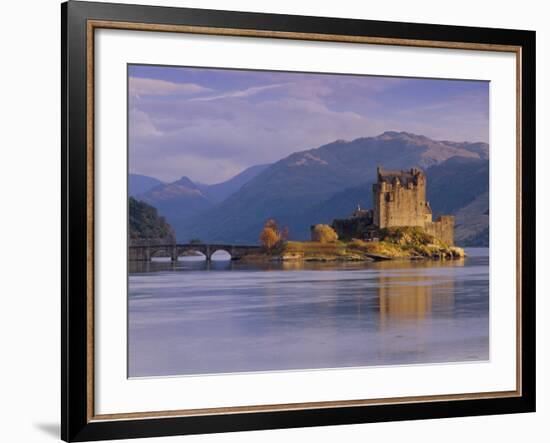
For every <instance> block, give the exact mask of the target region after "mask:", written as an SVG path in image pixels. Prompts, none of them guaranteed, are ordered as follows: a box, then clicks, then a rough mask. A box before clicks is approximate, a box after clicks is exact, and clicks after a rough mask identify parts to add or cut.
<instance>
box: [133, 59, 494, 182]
mask: <svg viewBox="0 0 550 443" xmlns="http://www.w3.org/2000/svg"><path fill="white" fill-rule="evenodd" d="M171 69H177V68H171ZM185 69H187V68H181V69H180V71H179V72H177V73H176V72H174V71H170V76H168V75H166V78H170V79H173V78H174V77H175V76H176V75H177V78H178V79H185V80H186V81H187V83H173V82H171V81H165V80H154V81H153V79H144V80H146V81H141V82H140V83H138V84H137V86H136V84H135V83H134V86H135V88H134V90H138V89H139V88H141V90H142V91H146V92H148V93H143V92H142V96H141V97H140V98H139V99H134V97H132V96H131V97H130V115H129V124H130V133H129V144H130V159H129V160H130V169H131V170H133V171H137V172H140V173H142V174H145V175H151V176H154V177H157V178H160V179H163V180H174V179H177V178H179V177H181V176H183V175H187V176H189V177H191V178H192V179H193V180H197V181H201V182H204V183H216V182H220V181H223V180H225V179H228V178H230V177H232V176H233V175H234V174H235V173H237V172H239V171H241V170H243V169H245V168H246V167H249V166H252V165H254V164H264V163H272V162H275V161H278V160H280V159H281V158H284V157H286V156H288V155H289V154H291V153H293V152H296V151H302V150H307V149H311V148H317V147H319V146H321V145H323V144H326V143H330V142H332V141H334V140H337V139H346V140H352V139H354V138H358V137H368V136H375V135H378V134H380V133H382V132H384V131H385V130H388V129H395V130H403V131H407V132H413V133H418V134H423V135H426V136H427V137H431V138H435V139H446V140H457V141H459V140H466V139H469V140H475V141H478V140H479V141H486V140H483V139H484V138H486V136H488V118H487V115H486V109H488V108H487V103H488V98H487V93H485V95H484V94H481V93H479V88H478V89H475V88H473V89H472V87H471V85H472V83H471V82H470V83H465V82H458V83H457V84H458V85H459V86H460V85H462V87H461V88H457V87H456V85H455V83H453V82H446V83H438V81H430V80H419V81H417V80H414V79H399V78H380V77H360V76H346V75H320V74H319V75H315V74H300V73H296V74H294V73H278V72H255V71H221V70H207V69H205V70H203V71H201V72H195V71H196V70H195V71H193V72H191V71H189V74H188V75H187V76H186V75H185V72H188V71H185ZM191 74H192V75H191ZM197 79H200V84H201V85H204V86H201V85H198V84H197V83H195V81H197ZM176 87H177V88H178V89H176V90H175V91H176V92H170V91H171V88H176ZM470 90H471V91H470ZM155 91H156V92H155ZM177 91H179V92H177ZM469 91H470V92H471V93H468V92H469ZM235 99H238V100H235Z"/></svg>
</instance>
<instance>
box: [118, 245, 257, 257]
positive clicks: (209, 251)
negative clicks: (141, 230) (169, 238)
mask: <svg viewBox="0 0 550 443" xmlns="http://www.w3.org/2000/svg"><path fill="white" fill-rule="evenodd" d="M217 251H225V252H227V253H228V254H229V255H231V260H239V259H241V258H242V257H244V256H245V255H248V254H257V253H258V252H259V251H260V246H251V245H229V244H203V243H196V244H195V243H193V244H192V243H183V244H166V245H162V244H158V245H157V244H155V245H130V246H129V247H128V260H130V261H150V260H151V259H152V258H153V257H170V258H171V260H172V261H177V259H178V257H181V256H185V255H188V254H189V253H193V252H200V253H202V254H204V256H205V257H206V260H207V261H210V260H211V259H212V255H213V254H214V253H215V252H217Z"/></svg>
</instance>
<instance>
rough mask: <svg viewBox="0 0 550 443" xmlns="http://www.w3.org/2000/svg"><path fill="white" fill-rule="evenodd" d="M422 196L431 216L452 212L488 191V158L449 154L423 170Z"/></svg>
mask: <svg viewBox="0 0 550 443" xmlns="http://www.w3.org/2000/svg"><path fill="white" fill-rule="evenodd" d="M426 176H427V179H428V186H427V189H426V198H427V199H428V201H429V202H430V205H431V207H432V211H433V214H434V217H436V216H438V215H441V214H455V213H456V212H457V211H458V210H459V209H460V208H463V207H464V206H466V205H467V204H469V203H471V202H472V201H473V200H475V199H476V198H477V197H478V196H480V195H481V194H483V193H486V192H488V190H489V160H483V159H474V158H464V157H451V158H450V159H448V160H446V161H444V162H442V163H440V164H438V165H434V166H431V167H429V168H428V169H427V170H426Z"/></svg>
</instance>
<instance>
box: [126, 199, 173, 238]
mask: <svg viewBox="0 0 550 443" xmlns="http://www.w3.org/2000/svg"><path fill="white" fill-rule="evenodd" d="M128 215H129V217H128V219H129V220H128V228H129V234H130V239H131V240H157V241H160V242H163V243H165V242H168V243H172V242H173V241H174V240H175V238H176V235H175V232H174V230H173V229H172V227H171V226H170V225H169V224H168V223H167V222H166V220H165V219H164V217H160V216H159V215H158V213H157V210H156V209H155V208H154V207H153V206H151V205H148V204H147V203H145V202H142V201H138V200H136V199H135V198H133V197H130V199H129V201H128Z"/></svg>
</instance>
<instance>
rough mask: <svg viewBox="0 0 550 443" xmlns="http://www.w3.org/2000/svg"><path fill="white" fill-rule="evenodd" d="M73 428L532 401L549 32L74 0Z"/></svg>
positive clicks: (298, 419) (66, 350) (411, 414)
mask: <svg viewBox="0 0 550 443" xmlns="http://www.w3.org/2000/svg"><path fill="white" fill-rule="evenodd" d="M61 13H62V49H61V50H62V85H63V87H62V113H63V119H62V198H63V206H62V220H63V226H62V246H61V247H62V255H63V263H62V325H61V327H62V359H63V362H62V368H63V369H62V427H61V428H62V438H63V439H64V440H65V441H88V440H99V439H118V438H132V437H136V438H137V437H149V436H151V437H152V436H166V435H178V434H196V433H212V432H229V431H243V430H258V429H272V428H288V427H305V426H323V425H335V424H350V423H367V422H375V421H389V420H413V419H423V418H438V417H459V416H467V415H482V414H504V413H517V412H533V411H534V410H535V33H534V32H531V31H518V30H504V29H487V28H468V27H460V26H442V25H435V24H429V25H428V24H411V23H395V22H378V21H365V20H354V19H335V18H321V17H304V16H285V15H274V14H258V13H243V12H228V11H213V10H199V9H184V8H169V7H152V6H135V5H120V4H108V3H88V2H77V1H69V2H68V3H64V4H63V5H62V8H61Z"/></svg>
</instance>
